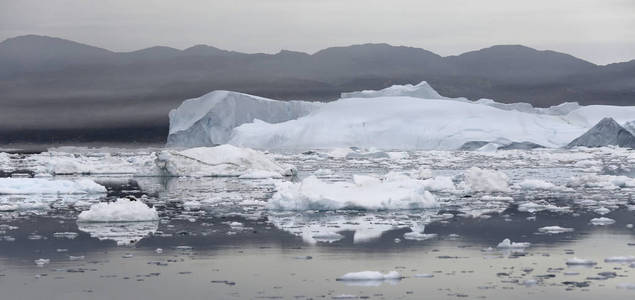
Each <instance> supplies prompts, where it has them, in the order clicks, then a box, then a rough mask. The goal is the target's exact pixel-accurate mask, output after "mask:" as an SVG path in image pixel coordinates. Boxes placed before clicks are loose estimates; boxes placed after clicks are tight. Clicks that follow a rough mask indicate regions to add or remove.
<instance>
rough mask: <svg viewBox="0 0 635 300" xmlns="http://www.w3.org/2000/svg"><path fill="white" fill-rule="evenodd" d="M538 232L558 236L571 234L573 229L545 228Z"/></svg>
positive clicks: (539, 229)
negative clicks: (559, 234) (565, 233)
mask: <svg viewBox="0 0 635 300" xmlns="http://www.w3.org/2000/svg"><path fill="white" fill-rule="evenodd" d="M538 231H539V232H542V233H549V234H558V233H564V232H571V231H573V228H565V227H560V226H545V227H541V228H538Z"/></svg>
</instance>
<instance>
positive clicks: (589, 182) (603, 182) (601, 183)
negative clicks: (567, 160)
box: [567, 174, 635, 189]
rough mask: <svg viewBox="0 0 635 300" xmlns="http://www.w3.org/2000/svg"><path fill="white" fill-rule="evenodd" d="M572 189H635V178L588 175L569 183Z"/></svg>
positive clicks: (571, 180) (573, 179)
mask: <svg viewBox="0 0 635 300" xmlns="http://www.w3.org/2000/svg"><path fill="white" fill-rule="evenodd" d="M567 186H571V187H585V188H601V189H618V188H625V187H628V188H632V187H635V178H629V177H627V176H613V175H597V174H587V175H582V176H577V177H574V178H571V179H570V180H569V182H568V183H567Z"/></svg>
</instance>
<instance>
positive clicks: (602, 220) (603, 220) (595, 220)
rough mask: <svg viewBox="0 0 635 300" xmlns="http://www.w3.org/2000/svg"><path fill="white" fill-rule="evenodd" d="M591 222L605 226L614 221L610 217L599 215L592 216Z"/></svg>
mask: <svg viewBox="0 0 635 300" xmlns="http://www.w3.org/2000/svg"><path fill="white" fill-rule="evenodd" d="M590 222H591V224H593V225H595V226H606V225H611V224H613V223H615V220H613V219H611V218H606V217H601V218H593V219H591V221H590Z"/></svg>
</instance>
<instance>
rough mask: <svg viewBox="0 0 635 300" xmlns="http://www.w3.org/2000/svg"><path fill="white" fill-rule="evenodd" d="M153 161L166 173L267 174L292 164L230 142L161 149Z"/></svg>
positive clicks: (280, 171) (281, 173) (287, 170)
mask: <svg viewBox="0 0 635 300" xmlns="http://www.w3.org/2000/svg"><path fill="white" fill-rule="evenodd" d="M156 164H157V166H158V168H159V169H160V170H162V172H163V173H164V174H165V175H168V176H240V175H245V174H252V175H263V174H265V173H263V172H267V176H268V178H270V177H271V176H273V175H274V174H273V173H276V174H277V176H276V177H281V176H288V175H292V174H293V172H294V170H293V168H292V167H290V166H283V165H280V164H278V163H276V162H275V161H273V160H272V159H271V158H269V157H268V156H267V155H266V154H264V153H263V152H260V151H256V150H252V149H248V148H239V147H235V146H231V145H220V146H216V147H199V148H191V149H187V150H183V151H175V150H165V151H162V152H160V153H159V154H158V155H157V160H156ZM261 171H262V172H261Z"/></svg>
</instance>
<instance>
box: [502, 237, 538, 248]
mask: <svg viewBox="0 0 635 300" xmlns="http://www.w3.org/2000/svg"><path fill="white" fill-rule="evenodd" d="M530 246H531V243H527V242H512V241H511V240H510V239H504V240H503V241H502V242H500V243H499V244H498V245H497V246H496V247H497V248H502V249H524V248H529V247H530Z"/></svg>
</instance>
